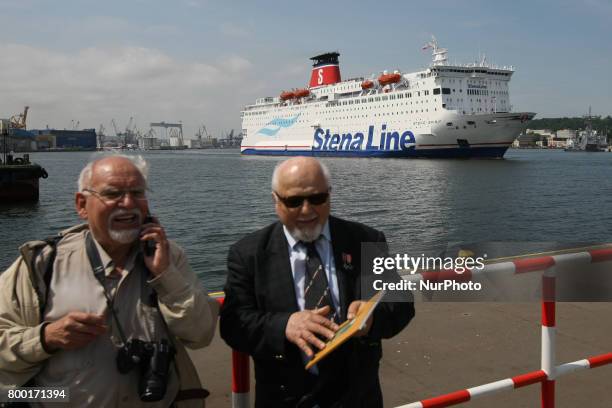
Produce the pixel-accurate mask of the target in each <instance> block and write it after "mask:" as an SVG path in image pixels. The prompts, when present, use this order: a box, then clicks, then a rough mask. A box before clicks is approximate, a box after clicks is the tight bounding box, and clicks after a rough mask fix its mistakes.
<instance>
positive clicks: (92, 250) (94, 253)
mask: <svg viewBox="0 0 612 408" xmlns="http://www.w3.org/2000/svg"><path fill="white" fill-rule="evenodd" d="M85 251H86V252H87V258H88V259H89V263H90V265H91V269H92V270H93V274H94V276H95V278H96V279H97V280H98V282H99V283H100V286H102V291H103V292H104V296H105V297H106V305H107V306H108V308H109V310H110V312H111V314H112V315H113V319H114V320H115V324H116V325H117V330H118V331H119V337H121V341H122V342H123V343H124V344H125V343H127V337H125V332H124V331H123V327H122V326H121V323H119V317H118V316H117V312H116V311H115V305H114V304H113V299H112V298H111V295H110V294H109V293H108V292H107V290H106V286H104V265H102V259H100V252H98V248H97V247H96V243H95V242H94V240H93V238H92V236H91V233H89V232H88V233H87V234H86V236H85Z"/></svg>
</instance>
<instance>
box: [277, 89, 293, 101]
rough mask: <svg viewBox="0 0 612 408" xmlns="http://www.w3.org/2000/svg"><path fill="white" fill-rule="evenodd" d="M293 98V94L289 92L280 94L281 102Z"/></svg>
mask: <svg viewBox="0 0 612 408" xmlns="http://www.w3.org/2000/svg"><path fill="white" fill-rule="evenodd" d="M293 98H295V94H294V93H293V92H291V91H283V92H281V94H280V99H281V101H286V100H287V99H293Z"/></svg>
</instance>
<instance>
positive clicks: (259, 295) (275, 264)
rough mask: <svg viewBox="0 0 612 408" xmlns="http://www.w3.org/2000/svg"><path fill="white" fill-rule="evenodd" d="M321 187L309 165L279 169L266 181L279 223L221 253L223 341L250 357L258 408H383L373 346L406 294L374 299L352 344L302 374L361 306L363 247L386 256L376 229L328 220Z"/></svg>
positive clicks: (319, 169) (404, 307) (321, 172)
mask: <svg viewBox="0 0 612 408" xmlns="http://www.w3.org/2000/svg"><path fill="white" fill-rule="evenodd" d="M329 180H330V176H329V171H328V170H327V168H326V167H325V166H323V165H322V164H321V163H319V162H318V161H317V160H316V159H313V158H307V157H297V158H292V159H289V160H287V161H284V162H282V163H280V164H279V165H278V166H277V167H276V169H275V170H274V175H273V177H272V190H273V191H272V195H273V197H274V202H275V207H276V213H277V215H278V217H279V219H280V222H276V223H274V224H272V225H270V226H268V227H266V228H263V229H261V230H259V231H256V232H254V233H251V234H249V235H247V236H246V237H244V238H243V239H242V240H240V241H239V242H237V243H236V244H234V245H233V246H232V247H231V248H230V250H229V255H228V276H227V282H226V285H225V303H224V306H223V309H222V311H221V321H220V328H221V337H223V339H224V340H225V341H226V342H227V344H229V345H230V346H231V347H233V348H234V349H236V350H239V351H242V352H246V353H248V354H250V355H251V356H252V357H253V360H254V362H255V379H256V386H255V406H256V407H261V408H263V407H266V408H267V407H296V406H297V407H304V408H312V407H320V408H325V407H351V408H352V407H368V408H370V407H382V393H381V389H380V383H379V379H378V366H379V361H380V359H381V356H382V348H381V343H380V340H381V339H382V338H389V337H392V336H394V335H395V334H397V333H398V332H399V331H401V330H402V329H403V328H404V327H405V326H406V325H407V324H408V322H409V321H410V320H411V319H412V317H413V316H414V306H413V304H412V302H411V300H412V298H411V296H410V295H409V294H408V295H404V297H403V300H404V301H403V302H381V303H380V304H379V305H378V307H377V308H376V310H375V312H374V313H373V315H372V316H371V317H370V319H369V320H368V322H367V324H366V326H365V328H364V329H362V330H361V331H360V332H359V333H358V335H357V336H356V337H354V338H352V339H351V340H349V341H348V342H346V343H345V344H343V345H342V346H341V347H339V348H338V349H337V350H335V351H333V352H332V353H331V354H330V355H329V356H328V357H326V358H325V359H324V360H322V361H320V362H319V363H318V364H317V365H316V366H315V367H313V368H311V369H310V370H305V368H304V365H305V363H306V362H307V361H308V360H309V359H310V358H311V357H312V356H313V354H314V353H315V352H317V351H318V350H320V349H322V348H324V346H325V343H324V340H326V339H329V338H331V337H333V335H334V333H335V331H336V330H337V329H338V324H341V323H342V322H343V321H345V320H346V319H347V318H348V319H350V318H352V317H353V316H354V315H355V314H356V313H357V312H358V310H359V308H360V307H361V306H362V304H364V303H365V302H364V299H365V293H363V291H362V288H363V286H362V280H363V279H368V278H369V277H371V275H372V271H371V269H370V270H361V269H362V268H361V264H362V262H361V261H362V253H361V243H362V242H377V243H379V244H381V245H382V246H383V247H384V248H385V250H386V243H385V236H384V234H383V233H382V232H379V231H376V230H374V229H372V228H370V227H367V226H365V225H363V224H358V223H355V222H350V221H345V220H341V219H339V218H335V217H332V216H330V215H329V213H330V200H329V195H330V190H331V188H330V182H329ZM370 265H371V264H370ZM318 272H324V273H318ZM313 299H314V300H313Z"/></svg>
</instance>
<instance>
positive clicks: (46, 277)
mask: <svg viewBox="0 0 612 408" xmlns="http://www.w3.org/2000/svg"><path fill="white" fill-rule="evenodd" d="M62 238H64V236H63V235H61V234H58V235H56V236H54V237H49V238H45V240H44V241H45V242H46V243H47V246H48V247H49V248H50V252H49V257H48V258H47V263H46V265H45V271H44V273H43V281H44V282H45V294H44V298H43V299H42V302H40V315H41V316H43V314H44V313H45V308H46V307H47V299H49V288H50V286H51V278H52V277H53V264H54V263H55V256H56V255H57V244H58V243H59V242H60V240H61V239H62Z"/></svg>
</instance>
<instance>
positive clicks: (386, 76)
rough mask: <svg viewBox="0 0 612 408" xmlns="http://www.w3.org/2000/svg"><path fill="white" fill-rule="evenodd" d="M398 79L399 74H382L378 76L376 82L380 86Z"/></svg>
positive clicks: (399, 77)
mask: <svg viewBox="0 0 612 408" xmlns="http://www.w3.org/2000/svg"><path fill="white" fill-rule="evenodd" d="M400 79H402V76H401V75H400V74H383V75H381V76H379V77H378V82H379V83H380V85H381V86H385V85H389V84H394V83H396V82H399V81H400Z"/></svg>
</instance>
